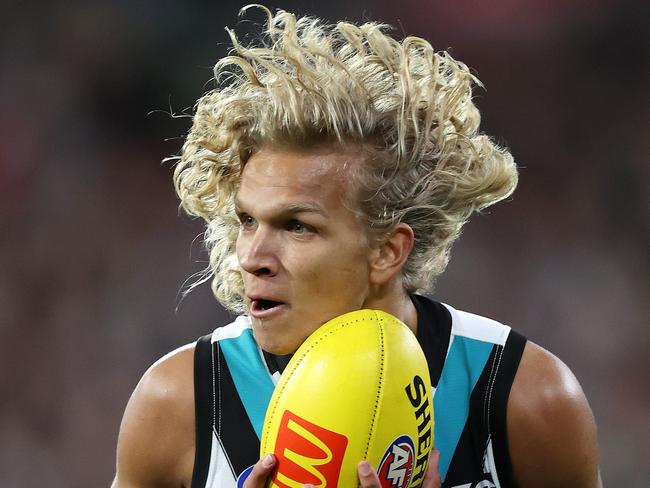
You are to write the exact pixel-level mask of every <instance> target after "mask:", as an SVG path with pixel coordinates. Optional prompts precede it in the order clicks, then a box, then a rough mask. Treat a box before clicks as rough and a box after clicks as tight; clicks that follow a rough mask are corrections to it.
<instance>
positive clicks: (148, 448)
mask: <svg viewBox="0 0 650 488" xmlns="http://www.w3.org/2000/svg"><path fill="white" fill-rule="evenodd" d="M193 352H194V348H193V347H191V346H190V347H188V346H186V347H185V348H181V349H178V350H176V351H174V352H173V353H170V354H168V355H167V356H165V357H164V358H162V359H161V360H160V361H158V362H157V363H155V364H154V365H153V366H152V367H151V368H150V369H149V370H148V371H147V372H146V373H145V374H144V376H143V377H142V379H141V380H140V383H138V386H137V387H136V389H135V391H134V392H133V395H131V398H130V400H129V403H128V405H127V407H126V410H125V412H124V417H123V419H122V424H121V426H120V434H119V438H118V442H117V469H116V472H117V474H116V476H115V480H114V481H113V484H112V488H154V487H155V488H167V487H169V488H180V487H187V488H189V486H190V482H191V476H192V466H193V461H194V435H195V434H194V391H193V384H194V383H193V369H192V368H193V366H192V365H193Z"/></svg>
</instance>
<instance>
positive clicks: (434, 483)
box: [422, 449, 442, 488]
mask: <svg viewBox="0 0 650 488" xmlns="http://www.w3.org/2000/svg"><path fill="white" fill-rule="evenodd" d="M439 463H440V451H438V450H437V449H434V450H433V451H431V455H430V456H429V464H428V466H427V472H426V474H425V475H424V482H423V483H422V488H440V487H441V486H442V479H441V478H440V471H438V464H439Z"/></svg>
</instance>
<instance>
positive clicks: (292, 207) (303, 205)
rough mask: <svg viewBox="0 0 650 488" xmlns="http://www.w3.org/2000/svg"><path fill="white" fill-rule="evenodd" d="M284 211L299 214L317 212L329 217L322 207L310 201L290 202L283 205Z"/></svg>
mask: <svg viewBox="0 0 650 488" xmlns="http://www.w3.org/2000/svg"><path fill="white" fill-rule="evenodd" d="M281 211H282V212H283V213H290V214H297V213H317V214H320V215H323V216H325V217H327V212H326V211H325V210H323V208H322V207H320V206H319V205H316V204H314V203H308V202H295V203H289V204H287V205H285V206H283V207H282V210H281Z"/></svg>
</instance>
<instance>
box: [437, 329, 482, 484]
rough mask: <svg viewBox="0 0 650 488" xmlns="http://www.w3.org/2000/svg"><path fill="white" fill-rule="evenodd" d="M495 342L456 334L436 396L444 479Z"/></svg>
mask: <svg viewBox="0 0 650 488" xmlns="http://www.w3.org/2000/svg"><path fill="white" fill-rule="evenodd" d="M493 347H494V344H492V343H490V342H483V341H479V340H476V339H469V338H467V337H459V336H455V337H454V340H453V342H452V344H451V348H450V350H449V354H448V355H447V359H446V361H445V366H444V368H443V370H442V374H441V376H440V381H439V382H438V387H437V388H436V393H435V396H434V398H433V411H434V416H435V423H434V441H435V445H436V449H438V450H440V464H439V465H438V469H439V471H440V476H441V477H442V479H443V481H444V479H445V477H446V476H447V471H448V470H449V465H450V464H451V459H452V457H453V455H454V451H455V450H456V446H457V445H458V440H459V439H460V435H461V434H462V432H463V429H464V428H465V423H466V422H467V415H468V413H469V399H470V396H471V395H472V390H473V389H474V386H475V385H476V382H477V381H478V379H479V377H480V376H481V373H482V372H483V368H484V367H485V363H486V362H487V360H488V358H489V357H490V354H491V352H492V348H493Z"/></svg>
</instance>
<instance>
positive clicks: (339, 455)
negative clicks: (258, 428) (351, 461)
mask: <svg viewBox="0 0 650 488" xmlns="http://www.w3.org/2000/svg"><path fill="white" fill-rule="evenodd" d="M347 444H348V439H347V437H345V436H344V435H341V434H339V433H337V432H333V431H331V430H328V429H325V428H324V427H321V426H319V425H316V424H314V423H312V422H309V421H308V420H306V419H303V418H301V417H299V416H298V415H296V414H294V413H293V412H290V411H289V410H286V411H285V412H284V415H283V416H282V421H281V422H280V429H279V430H278V438H277V441H276V444H275V452H274V454H275V456H276V457H277V459H278V469H277V471H276V472H275V475H274V477H273V483H274V485H275V486H278V487H280V488H301V487H302V486H303V485H304V484H305V483H311V484H313V485H315V486H319V487H326V486H329V487H335V486H337V483H338V479H339V474H340V472H341V464H342V463H343V456H344V455H345V448H346V447H347Z"/></svg>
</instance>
